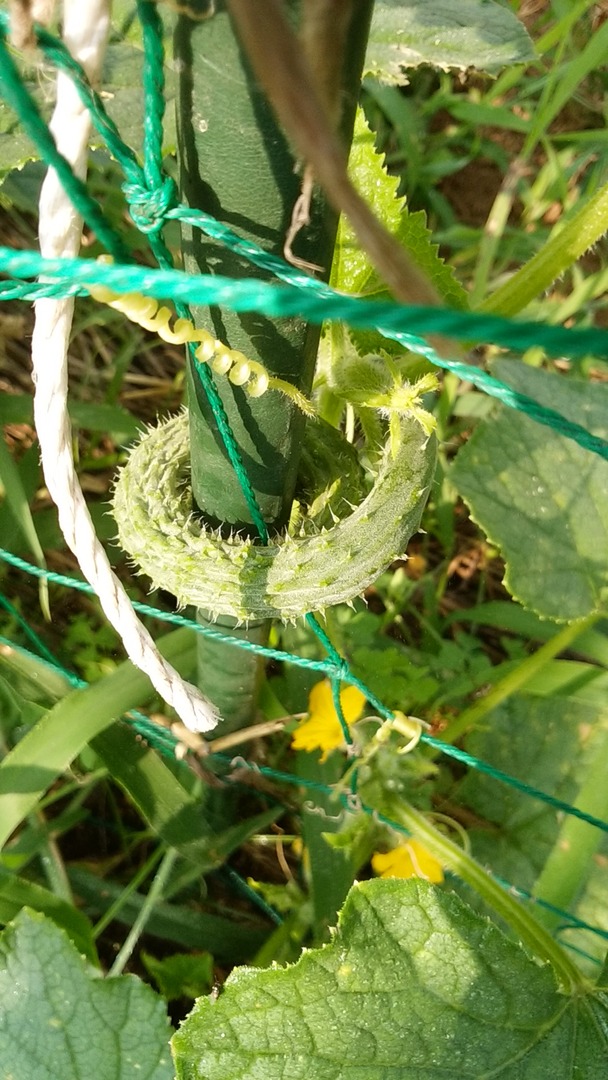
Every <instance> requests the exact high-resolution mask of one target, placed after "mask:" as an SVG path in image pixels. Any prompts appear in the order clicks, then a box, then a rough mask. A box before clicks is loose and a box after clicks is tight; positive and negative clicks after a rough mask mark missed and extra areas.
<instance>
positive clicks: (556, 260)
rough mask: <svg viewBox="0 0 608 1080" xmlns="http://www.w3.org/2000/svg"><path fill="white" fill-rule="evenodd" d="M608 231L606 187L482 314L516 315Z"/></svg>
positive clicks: (481, 308) (556, 231) (494, 296)
mask: <svg viewBox="0 0 608 1080" xmlns="http://www.w3.org/2000/svg"><path fill="white" fill-rule="evenodd" d="M607 231H608V184H605V185H604V187H602V188H600V190H599V191H598V192H596V194H595V195H594V196H593V197H592V198H591V199H589V201H588V202H587V203H585V205H584V206H582V207H581V209H580V210H579V211H578V212H577V213H576V214H575V215H574V217H572V218H571V219H570V221H569V222H568V223H567V225H564V226H563V227H562V228H560V227H559V226H557V227H556V229H554V230H553V233H552V235H551V237H550V238H549V240H548V241H547V243H546V244H545V246H544V247H543V248H542V249H541V251H539V252H538V254H537V255H535V256H534V258H532V259H530V262H528V263H526V265H525V266H522V268H521V270H518V271H517V273H515V274H513V276H512V277H510V278H509V280H508V281H507V282H506V283H505V284H504V285H502V286H501V287H500V288H499V289H496V291H495V292H493V293H492V295H491V296H489V297H488V298H487V300H484V301H483V303H482V304H480V305H479V308H478V310H479V311H485V312H488V313H489V314H491V315H503V316H510V315H516V314H517V313H518V312H519V311H522V310H523V309H524V308H525V307H527V305H528V304H529V303H530V302H531V301H532V300H534V299H535V298H536V297H537V296H540V295H541V293H543V292H545V290H546V289H548V288H549V286H550V285H552V284H553V282H554V281H556V280H557V278H559V277H561V275H562V274H563V273H565V271H566V270H568V269H569V268H570V267H571V266H572V265H573V263H575V262H576V261H577V259H580V258H581V256H582V255H584V254H585V252H586V251H588V250H589V248H590V247H593V245H594V244H597V242H598V240H601V238H602V236H604V234H605V233H606V232H607Z"/></svg>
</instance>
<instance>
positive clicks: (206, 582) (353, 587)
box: [114, 414, 436, 622]
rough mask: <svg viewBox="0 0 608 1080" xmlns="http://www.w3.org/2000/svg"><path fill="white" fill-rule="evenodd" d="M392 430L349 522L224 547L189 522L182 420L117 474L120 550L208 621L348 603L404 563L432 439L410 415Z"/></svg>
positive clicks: (429, 466) (290, 615) (154, 436)
mask: <svg viewBox="0 0 608 1080" xmlns="http://www.w3.org/2000/svg"><path fill="white" fill-rule="evenodd" d="M400 429H401V440H400V445H399V448H398V450H397V452H396V454H395V456H394V457H393V456H392V454H391V451H390V448H389V447H388V446H387V448H386V449H385V450H384V454H383V456H382V459H381V462H380V465H379V468H378V474H377V476H376V479H375V482H374V485H373V488H372V490H371V491H370V493H369V494H368V495H367V497H366V498H365V499H364V500H363V502H362V503H361V505H360V506H358V507H357V508H356V509H355V510H353V512H352V514H350V515H349V516H348V517H346V518H344V519H342V520H341V521H339V522H337V524H335V525H334V526H333V527H332V528H329V529H323V530H322V531H321V532H320V533H318V534H317V535H313V536H298V537H291V536H283V537H280V538H277V541H276V543H271V544H269V545H268V546H266V547H264V546H262V545H258V544H254V542H253V541H252V540H248V539H241V538H234V539H229V540H227V539H223V538H222V537H220V536H219V535H218V534H217V533H215V532H211V531H205V530H204V529H203V527H202V525H201V523H200V522H199V521H198V520H197V519H195V518H194V516H193V514H192V504H191V494H190V490H189V487H188V485H187V470H188V464H189V436H188V420H187V416H186V415H185V414H182V415H180V416H177V417H175V418H174V419H172V420H169V421H168V422H167V423H165V424H163V425H161V426H160V427H158V428H156V429H154V430H153V431H151V432H150V433H149V434H147V435H146V436H145V437H144V439H143V440H142V442H140V443H139V444H138V445H137V446H136V447H135V448H134V450H133V451H132V453H131V455H130V457H129V461H128V462H127V465H126V466H125V467H124V468H123V470H122V472H121V474H120V477H119V480H118V483H117V486H116V491H115V496H114V516H115V518H116V522H117V525H118V536H119V540H120V543H121V545H122V547H123V548H124V550H125V551H126V552H128V554H129V555H130V556H131V558H132V559H133V561H134V562H135V563H136V565H137V566H138V567H139V568H140V570H141V571H142V572H143V573H145V574H146V575H147V576H148V577H149V578H150V579H151V580H152V583H153V585H154V587H155V588H163V589H166V590H167V591H168V592H170V593H172V594H173V595H174V596H175V597H176V598H177V600H178V602H179V603H180V604H182V605H188V604H192V605H194V606H195V607H200V608H203V609H204V610H206V611H208V612H210V613H211V615H212V616H213V617H216V616H218V615H230V616H232V617H233V618H235V619H237V620H239V621H242V622H248V621H249V620H252V619H270V618H279V619H282V620H283V621H286V622H287V621H292V620H294V619H296V618H298V617H300V616H302V615H306V614H307V613H308V612H312V611H321V610H323V609H325V608H327V607H331V606H333V605H334V604H340V603H343V602H345V601H349V600H352V599H354V597H356V596H359V595H360V594H361V593H362V592H363V591H364V590H365V589H366V588H367V587H368V586H369V585H371V584H372V582H373V581H375V580H376V578H377V577H378V576H379V575H380V574H381V573H382V572H383V571H384V570H386V569H387V567H388V566H390V564H391V563H392V562H393V561H394V560H395V559H397V558H400V557H401V556H402V555H403V553H404V552H405V548H406V546H407V543H408V540H409V539H410V537H411V536H412V535H413V533H414V532H416V530H417V529H418V526H419V524H420V519H421V517H422V511H423V509H424V506H425V504H426V500H427V498H428V494H429V491H430V486H431V482H432V479H433V474H434V471H435V460H436V443H435V439H434V437H433V436H431V438H430V439H429V437H428V436H427V435H426V434H425V432H424V431H423V429H422V427H421V425H420V424H419V423H418V421H417V420H415V419H414V418H413V417H411V416H409V415H403V416H401V417H400Z"/></svg>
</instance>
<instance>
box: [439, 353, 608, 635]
mask: <svg viewBox="0 0 608 1080" xmlns="http://www.w3.org/2000/svg"><path fill="white" fill-rule="evenodd" d="M495 371H496V374H497V375H498V377H499V378H501V379H504V381H505V382H508V383H509V385H510V386H512V387H514V389H515V390H518V391H520V392H522V393H524V394H528V395H529V396H530V397H532V398H534V399H535V400H536V401H539V402H540V403H541V404H542V405H545V406H548V407H550V408H552V409H555V410H556V411H557V412H559V413H561V414H562V415H563V416H565V417H566V418H567V419H568V420H572V421H575V422H577V423H579V424H582V425H583V426H584V427H585V428H586V429H587V430H589V431H591V432H592V433H593V434H595V435H599V436H600V437H602V438H604V439H605V438H606V437H607V436H608V386H604V385H603V384H601V383H594V384H593V385H592V384H589V383H585V382H582V381H578V380H575V379H565V378H563V377H561V376H558V375H550V374H548V373H547V372H544V371H540V370H537V369H535V368H530V367H527V366H526V365H524V364H516V363H512V362H511V363H510V362H508V361H502V362H500V363H498V364H496V365H495ZM450 477H451V479H452V481H453V483H454V484H455V485H456V487H457V489H458V491H459V492H460V494H461V495H462V496H463V497H464V499H465V500H466V502H467V503H468V505H469V507H470V510H471V516H472V517H473V519H474V521H476V522H477V524H478V525H480V526H481V527H482V529H483V530H484V532H486V533H487V535H488V537H489V539H490V540H491V541H492V542H493V543H494V544H496V545H497V546H498V547H499V548H500V549H501V552H502V555H503V557H504V559H505V562H506V564H507V569H506V575H505V585H506V586H507V588H508V589H509V592H511V593H512V595H513V596H514V597H515V598H516V599H517V600H519V601H520V602H521V603H522V604H523V605H524V606H525V607H528V608H531V609H532V610H533V611H535V612H537V613H538V614H539V615H541V616H543V617H544V618H549V619H555V620H556V621H557V622H560V621H561V622H569V621H572V620H574V619H579V618H583V617H584V616H585V615H589V614H591V613H592V612H594V611H598V610H601V608H602V606H603V603H604V601H605V599H606V597H608V555H607V552H608V461H605V460H603V459H602V458H600V457H598V456H597V455H596V454H593V453H591V452H590V451H588V450H583V449H582V448H581V447H580V446H578V445H577V444H576V443H574V442H573V441H572V440H571V439H566V438H564V437H563V436H561V435H558V434H557V432H556V431H554V430H552V429H549V428H547V427H545V426H544V425H541V424H538V423H536V422H535V421H534V420H531V419H529V418H528V417H527V416H524V415H522V414H521V413H514V412H513V410H512V409H501V410H500V411H498V412H497V413H496V414H495V415H494V416H492V417H491V418H490V419H489V420H487V421H483V422H482V423H480V424H479V426H478V428H477V430H476V431H475V432H474V434H473V436H472V438H471V439H470V441H469V442H468V443H467V445H466V446H464V447H463V449H462V450H461V451H460V453H459V454H458V457H457V458H456V463H455V465H454V467H453V469H452V471H451V474H450Z"/></svg>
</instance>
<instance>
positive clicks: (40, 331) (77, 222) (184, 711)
mask: <svg viewBox="0 0 608 1080" xmlns="http://www.w3.org/2000/svg"><path fill="white" fill-rule="evenodd" d="M63 25H64V30H63V37H64V41H65V44H66V46H67V48H68V49H69V50H70V52H71V54H72V56H74V57H75V58H76V59H77V60H78V61H79V62H80V63H81V64H82V66H83V67H84V69H85V71H86V72H87V75H88V77H89V79H90V80H91V81H96V80H97V79H98V78H99V75H100V70H101V63H102V59H103V54H104V51H105V43H106V38H107V34H108V29H109V2H108V0H65V4H64V24H63ZM50 127H51V131H52V132H53V134H54V136H55V141H56V143H57V147H58V149H59V150H60V152H61V153H62V154H63V155H64V157H66V158H67V159H68V161H69V162H70V163H71V164H72V166H73V168H74V170H75V172H76V173H77V174H78V175H79V176H80V177H81V178H84V176H85V174H86V161H87V142H88V136H89V130H90V123H89V115H88V112H87V110H86V109H85V108H84V106H83V105H82V104H81V102H80V99H79V97H78V94H77V92H76V90H75V88H74V86H73V84H72V83H71V81H70V80H69V78H68V77H67V76H66V75H64V74H63V73H62V72H58V75H57V103H56V107H55V111H54V114H53V119H52V121H51V124H50ZM81 232H82V221H81V219H80V217H79V216H78V214H77V213H76V212H75V210H74V209H73V207H72V204H71V202H70V201H69V199H68V197H67V195H66V194H65V193H64V191H63V189H62V187H61V184H60V183H59V180H58V178H57V175H56V173H55V171H54V170H52V169H49V171H48V173H47V177H46V179H45V181H44V184H43V187H42V192H41V195H40V251H41V254H42V255H45V256H47V257H49V258H53V257H62V256H74V255H77V254H78V251H79V248H80V237H81ZM35 310H36V321H35V327H34V335H33V340H32V365H33V379H34V383H35V387H36V392H35V396H34V416H35V421H36V428H37V431H38V439H39V441H40V449H41V455H42V467H43V470H44V478H45V481H46V485H47V488H48V490H49V492H50V495H51V497H52V499H53V500H54V501H55V503H56V505H57V509H58V511H59V523H60V525H61V529H62V532H63V535H64V537H65V539H66V542H67V543H68V545H69V547H70V548H71V550H72V551H73V552H74V554H75V555H76V558H77V559H78V562H79V563H80V567H81V569H82V572H83V574H84V575H85V577H86V578H87V580H88V581H89V582H90V584H91V585H92V586H93V588H94V589H95V591H96V593H97V595H98V596H99V600H100V602H101V606H102V608H103V610H104V612H105V614H106V616H107V618H108V619H109V621H110V622H111V623H112V626H113V627H114V628H115V630H117V632H118V633H119V634H120V636H121V638H122V640H123V643H124V647H125V649H126V651H127V654H128V656H129V658H130V659H131V660H132V661H133V663H134V664H136V665H137V667H139V668H141V670H142V671H144V672H145V673H146V674H147V675H148V677H149V679H150V682H151V683H152V685H153V686H154V687H155V689H156V690H157V691H158V693H159V694H161V695H162V697H163V698H164V699H165V701H167V702H169V703H170V704H171V705H172V706H173V707H174V709H175V711H176V712H177V713H178V715H179V716H180V718H181V720H182V721H183V723H184V724H185V725H186V727H188V728H189V729H190V730H191V731H210V730H211V729H212V728H214V727H215V725H216V723H217V720H218V714H217V710H216V709H215V707H214V706H213V705H212V704H211V702H209V701H208V700H207V699H206V698H205V697H203V695H202V694H201V693H200V692H199V691H198V690H197V689H195V687H193V686H191V685H190V684H189V683H187V682H184V680H183V679H182V678H181V677H180V676H179V675H178V674H177V672H176V671H175V670H174V669H173V668H172V667H171V665H170V664H168V663H167V661H166V660H164V659H163V657H162V656H161V655H160V653H159V651H158V649H157V648H156V646H155V644H154V642H153V640H152V638H151V636H150V634H149V633H148V631H147V630H146V629H145V628H144V627H143V626H142V624H141V623H140V621H139V619H138V618H137V616H136V614H135V612H134V610H133V607H132V606H131V602H130V600H129V597H128V596H127V593H126V592H125V590H124V588H123V587H122V585H121V583H120V582H119V581H118V579H117V578H116V577H115V575H114V574H113V572H112V569H111V567H110V563H109V561H108V558H107V556H106V553H105V551H104V549H103V547H102V545H101V544H100V542H99V540H98V538H97V536H96V534H95V529H94V527H93V522H92V521H91V517H90V514H89V511H88V509H87V506H86V502H85V499H84V495H83V493H82V490H81V488H80V484H79V483H78V477H77V475H76V470H75V467H74V460H73V457H72V430H71V425H70V421H69V417H68V412H67V392H68V384H67V350H68V344H69V336H70V330H71V326H72V316H73V311H74V302H73V300H38V301H37V302H36V305H35Z"/></svg>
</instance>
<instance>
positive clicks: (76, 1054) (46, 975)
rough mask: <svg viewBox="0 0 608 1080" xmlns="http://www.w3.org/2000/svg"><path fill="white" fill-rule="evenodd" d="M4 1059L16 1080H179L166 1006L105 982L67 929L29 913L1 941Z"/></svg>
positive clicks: (132, 983) (139, 988)
mask: <svg viewBox="0 0 608 1080" xmlns="http://www.w3.org/2000/svg"><path fill="white" fill-rule="evenodd" d="M0 999H1V1000H2V1011H1V1012H0V1061H1V1062H2V1070H3V1073H2V1075H3V1076H4V1077H7V1078H8V1077H10V1078H11V1080H34V1077H35V1080H58V1078H59V1077H61V1080H92V1078H93V1077H94V1078H95V1080H133V1077H135V1076H137V1077H138V1080H171V1077H172V1075H173V1072H172V1069H171V1062H170V1060H169V1052H168V1047H167V1041H168V1038H169V1033H170V1028H169V1022H168V1020H167V1016H166V1013H165V1007H164V1004H163V1002H162V1000H161V999H160V998H158V997H157V996H156V994H155V993H154V991H153V990H151V989H150V987H149V986H146V985H145V984H144V983H142V982H141V981H140V980H139V979H137V978H136V977H135V976H134V975H127V976H124V977H122V978H119V979H107V980H102V979H100V978H99V975H98V973H97V972H94V971H92V970H91V969H90V968H88V967H87V964H86V962H85V961H84V960H83V959H82V957H81V956H79V955H78V953H77V952H76V949H75V948H74V946H73V945H72V944H71V942H70V941H69V940H68V938H67V937H66V935H65V934H64V933H63V931H62V930H59V929H58V927H56V926H55V925H54V924H53V923H52V922H50V920H48V919H45V918H44V917H43V916H40V915H36V914H34V913H33V912H28V911H23V912H22V913H21V914H20V915H19V916H18V917H17V919H16V920H15V922H14V923H13V924H12V925H11V926H10V927H9V928H7V929H6V930H5V931H4V933H3V935H2V938H1V939H0Z"/></svg>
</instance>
